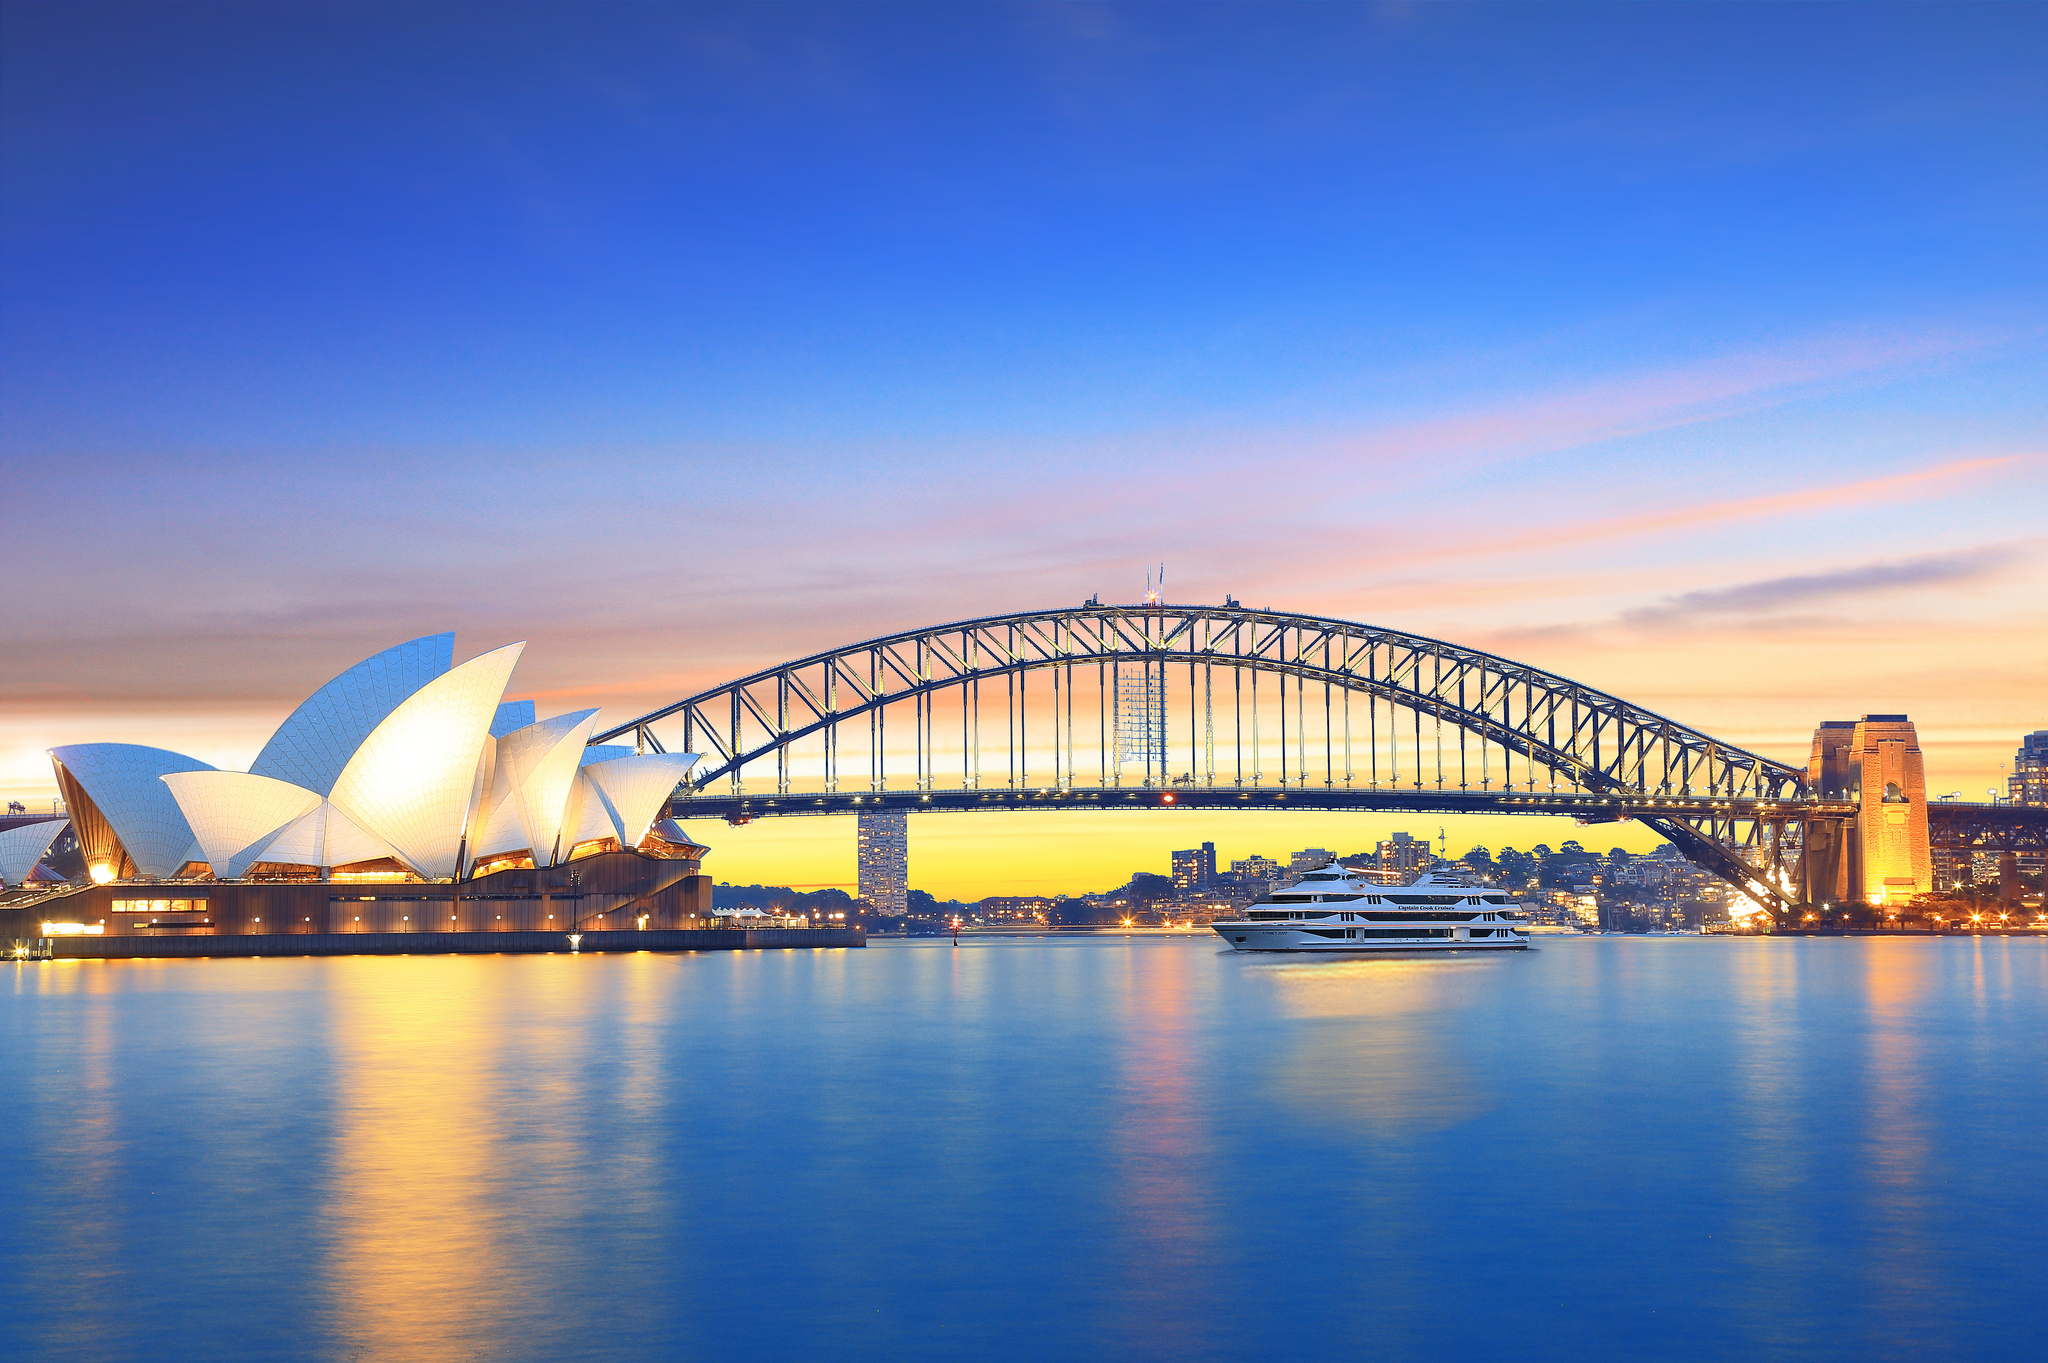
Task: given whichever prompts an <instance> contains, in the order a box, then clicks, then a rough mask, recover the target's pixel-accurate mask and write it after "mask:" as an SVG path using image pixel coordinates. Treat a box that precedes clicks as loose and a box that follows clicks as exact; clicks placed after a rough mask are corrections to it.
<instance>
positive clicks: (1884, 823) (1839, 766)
mask: <svg viewBox="0 0 2048 1363" xmlns="http://www.w3.org/2000/svg"><path fill="white" fill-rule="evenodd" d="M1806 776H1807V789H1808V790H1809V791H1810V792H1812V793H1813V794H1815V795H1818V796H1819V797H1820V798H1822V799H1836V800H1849V801H1852V802H1854V803H1855V804H1856V806H1857V813H1856V816H1855V817H1854V818H1852V819H1850V820H1849V821H1847V822H1846V823H1827V824H1819V823H1816V824H1810V825H1808V827H1807V830H1806V835H1807V839H1808V841H1807V846H1806V858H1805V875H1806V884H1805V885H1804V886H1802V887H1801V888H1802V890H1803V892H1804V898H1805V899H1806V900H1807V902H1809V903H1834V904H1843V903H1849V902H1852V901H1857V900H1860V901H1862V902H1864V903H1866V904H1871V905H1878V906H1882V905H1885V904H1904V903H1909V902H1911V900H1912V898H1913V896H1915V895H1920V894H1927V893H1929V892H1930V891H1932V890H1933V889H1934V861H1933V855H1932V853H1931V851H1930V849H1929V845H1928V828H1927V777H1926V773H1925V770H1924V767H1923V764H1922V761H1921V756H1920V739H1919V736H1918V735H1917V734H1916V733H1915V732H1914V730H1913V722H1912V720H1910V719H1908V718H1907V717H1906V716H1905V715H1865V716H1864V717H1863V718H1862V719H1860V720H1849V719H1831V720H1827V721H1825V722H1823V723H1822V724H1821V726H1820V727H1819V728H1818V729H1816V730H1814V733H1813V751H1812V755H1811V756H1810V757H1809V759H1808V762H1807V771H1806Z"/></svg>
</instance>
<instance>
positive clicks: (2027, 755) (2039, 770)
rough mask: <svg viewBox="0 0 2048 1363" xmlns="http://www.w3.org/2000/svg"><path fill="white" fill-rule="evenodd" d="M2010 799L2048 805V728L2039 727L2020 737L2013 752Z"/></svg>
mask: <svg viewBox="0 0 2048 1363" xmlns="http://www.w3.org/2000/svg"><path fill="white" fill-rule="evenodd" d="M2006 798H2007V799H2009V800H2011V801H2012V802H2013V803H2014V804H2016V805H2048V729H2036V730H2034V732H2032V733H2030V734H2028V735H2027V736H2026V737H2025V738H2022V739H2021V740H2020V750H2019V751H2018V752H2017V753H2015V754H2014V755H2013V760H2012V775H2011V776H2010V777H2008V778H2007V779H2006Z"/></svg>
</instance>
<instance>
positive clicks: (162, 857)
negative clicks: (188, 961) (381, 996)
mask: <svg viewBox="0 0 2048 1363" xmlns="http://www.w3.org/2000/svg"><path fill="white" fill-rule="evenodd" d="M454 645H455V636H454V635H453V634H436V635H432V636H430V637H428V638H424V639H415V640H413V641H412V642H410V643H406V644H400V645H399V646H397V647H396V648H392V649H388V650H386V651H385V652H383V653H379V654H377V655H376V656H375V657H372V658H368V659H365V660H364V661H362V662H360V663H358V664H356V665H355V666H354V667H351V668H349V669H348V670H347V671H346V672H343V673H342V674H341V675H340V676H338V677H336V678H334V680H332V681H330V682H328V683H327V684H326V685H325V686H323V687H321V688H320V689H319V690H318V691H315V692H314V693H313V694H312V695H311V696H310V697H309V698H307V700H306V701H305V703H304V704H302V705H300V706H299V707H298V709H296V710H294V711H293V712H292V714H291V715H290V717H289V718H287V719H286V720H285V721H284V723H283V724H282V725H280V726H279V727H278V730H277V732H276V733H274V734H272V735H271V737H270V740H269V742H267V743H265V744H264V745H263V749H262V751H261V752H259V753H258V754H257V755H256V759H255V761H254V762H252V763H251V764H250V766H249V770H247V771H245V772H244V771H220V770H216V769H215V768H213V767H211V766H209V765H208V764H206V763H204V762H201V761H198V760H197V759H195V758H191V757H186V756H183V755H182V754H179V753H175V752H168V751H165V750H164V749H161V748H149V747H140V746H137V745H134V744H127V743H81V744H74V745H70V746H66V747H60V748H54V749H52V750H51V752H50V758H51V761H52V764H53V765H54V767H55V769H56V777H57V784H58V787H59V790H60V791H61V793H62V795H63V799H64V805H65V808H66V810H67V812H68V818H63V817H59V818H51V819H45V820H41V821H37V822H26V823H24V822H20V821H18V820H9V822H10V823H14V824H15V826H13V827H8V828H0V880H4V881H5V882H6V885H7V886H8V887H9V888H15V887H19V886H21V885H23V884H24V882H28V883H29V884H30V887H31V888H35V883H36V882H38V881H41V882H49V881H52V880H57V879H60V877H61V876H62V869H63V868H62V867H61V866H58V867H57V868H56V869H53V863H57V862H59V860H60V859H59V858H57V857H56V856H55V855H54V851H55V849H58V848H60V847H61V848H64V849H66V850H67V851H69V849H70V848H71V844H72V843H73V842H75V845H76V849H75V853H72V854H71V855H70V857H69V860H70V861H71V862H72V863H73V864H74V866H75V867H76V872H75V874H74V875H73V876H72V877H70V879H72V880H74V881H75V882H76V883H75V884H71V885H70V886H69V887H68V888H66V889H63V890H62V891H61V892H58V893H55V894H48V893H46V894H43V895H40V896H38V898H37V900H36V904H35V912H36V913H37V914H39V915H40V916H42V917H44V918H53V917H54V918H59V919H62V920H64V921H65V923H66V925H67V926H72V927H73V929H74V930H76V931H80V932H102V933H106V934H128V933H146V934H156V933H190V932H199V933H210V934H222V933H266V934H267V933H333V932H421V931H461V932H476V931H513V930H552V931H565V930H566V931H574V930H578V929H584V930H601V929H608V928H610V929H617V928H648V927H657V928H665V927H672V926H680V925H683V924H685V923H688V922H691V921H696V920H699V919H702V918H704V917H707V916H708V915H709V911H710V904H709V883H708V881H706V880H705V878H704V877H703V876H702V874H701V873H700V861H701V858H702V857H703V855H704V853H705V852H706V850H707V849H705V848H703V847H701V846H699V845H697V844H695V843H693V842H691V841H690V840H689V838H688V837H687V836H686V835H685V834H684V833H683V832H682V830H681V829H680V828H679V827H678V826H677V825H676V824H674V823H673V822H670V821H668V820H666V819H665V818H664V817H663V816H664V811H665V806H666V805H667V802H668V799H669V797H670V796H671V794H672V793H673V792H674V791H675V789H676V787H677V785H678V784H679V783H680V782H681V781H682V780H683V779H684V777H685V776H687V774H688V773H689V770H690V768H691V766H692V765H693V764H694V763H695V762H696V760H697V759H696V757H695V755H694V754H689V753H647V754H643V753H638V752H636V751H635V750H634V749H632V748H629V747H610V746H603V745H592V744H591V743H590V735H591V730H592V727H593V724H594V721H595V719H596V716H597V712H596V711H595V710H581V711H577V712H574V713H571V714H565V715H554V716H550V717H548V718H545V719H543V718H540V717H539V716H538V715H537V714H536V711H535V708H534V703H533V702H532V701H530V700H528V701H511V702H508V701H506V700H505V699H504V695H505V690H506V687H507V685H508V683H509V682H510V680H511V676H512V669H513V666H514V665H515V664H516V663H517V662H518V661H519V656H520V653H521V650H522V649H523V648H524V647H525V646H524V645H523V644H511V645H508V646H506V647H504V648H499V649H494V650H492V651H490V652H488V653H484V654H481V655H480V656H478V657H475V658H471V659H469V660H468V661H467V662H464V663H461V664H459V665H458V664H456V663H455V661H454ZM52 888H55V887H52Z"/></svg>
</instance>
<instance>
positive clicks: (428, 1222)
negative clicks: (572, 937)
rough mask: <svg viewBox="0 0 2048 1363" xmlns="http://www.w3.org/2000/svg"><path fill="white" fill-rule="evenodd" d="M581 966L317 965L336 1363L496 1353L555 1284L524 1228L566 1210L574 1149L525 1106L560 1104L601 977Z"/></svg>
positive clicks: (414, 960)
mask: <svg viewBox="0 0 2048 1363" xmlns="http://www.w3.org/2000/svg"><path fill="white" fill-rule="evenodd" d="M582 964H583V963H582V962H581V961H579V960H577V959H575V958H572V957H535V958H529V959H519V960H507V959H504V958H490V957H482V958H476V959H468V958H462V957H452V958H451V957H408V958H401V959H399V960H392V959H389V958H383V959H379V958H371V957H364V958H339V959H336V960H334V961H331V962H325V963H323V965H324V966H326V967H327V968H328V969H329V970H330V971H331V973H330V974H329V976H328V979H327V981H326V984H327V992H328V995H329V997H330V999H331V1000H332V1008H333V1015H332V1031H331V1040H332V1044H333V1047H334V1052H335V1062H336V1071H337V1075H338V1088H339V1093H338V1095H337V1109H336V1115H335V1130H334V1134H333V1137H332V1150H331V1152H330V1168H331V1171H332V1173H331V1180H332V1181H331V1185H330V1191H329V1196H328V1201H327V1207H326V1211H325V1218H324V1220H325V1231H326V1235H327V1239H328V1253H327V1256H326V1261H327V1266H328V1274H329V1281H328V1294H329V1302H328V1306H329V1311H330V1313H331V1319H330V1324H331V1328H332V1329H333V1331H334V1333H335V1335H336V1336H337V1338H338V1339H339V1340H340V1341H341V1343H342V1346H343V1347H342V1350H341V1353H342V1356H343V1357H345V1358H349V1359H352V1360H353V1359H362V1360H365V1361H366V1363H368V1361H370V1360H378V1359H387V1358H388V1359H407V1360H415V1359H416V1360H441V1359H472V1358H487V1357H491V1356H494V1355H495V1354H497V1353H499V1352H501V1351H502V1350H501V1347H500V1346H501V1345H502V1343H503V1341H502V1339H501V1338H500V1333H501V1330H502V1328H503V1327H504V1325H505V1323H506V1322H508V1321H512V1320H516V1319H517V1318H518V1316H519V1314H520V1311H519V1306H520V1305H521V1303H522V1302H523V1301H529V1300H532V1299H534V1298H535V1297H537V1296H538V1295H540V1294H542V1293H543V1292H544V1290H545V1289H546V1288H547V1287H548V1286H550V1284H549V1283H548V1281H547V1278H548V1276H549V1275H548V1272H547V1270H548V1267H549V1266H548V1264H547V1263H546V1262H545V1258H544V1257H541V1256H537V1255H536V1254H535V1253H532V1252H529V1251H533V1250H534V1249H535V1246H534V1245H533V1244H532V1243H531V1241H532V1240H533V1239H535V1238H536V1237H533V1236H532V1235H531V1231H530V1223H531V1222H533V1221H534V1220H536V1219H538V1220H540V1221H542V1222H545V1221H547V1220H550V1219H552V1217H551V1216H550V1213H553V1214H554V1215H558V1216H559V1215H565V1214H566V1213H568V1212H569V1211H570V1210H571V1208H570V1207H568V1206H567V1205H564V1204H565V1203H566V1201H567V1199H568V1192H567V1189H566V1187H565V1184H564V1182H563V1179H562V1175H561V1173H560V1172H556V1171H567V1170H570V1169H572V1168H573V1167H574V1165H575V1161H576V1158H577V1154H578V1150H577V1148H576V1142H574V1141H573V1140H572V1139H570V1133H568V1132H566V1131H565V1130H563V1129H561V1128H560V1127H559V1126H553V1125H549V1124H547V1123H544V1122H543V1123H540V1124H537V1125H534V1126H527V1125H525V1124H524V1123H522V1122H521V1114H522V1113H523V1112H527V1111H545V1110H561V1109H562V1108H563V1107H566V1106H568V1105H569V1103H568V1099H569V1098H570V1096H571V1095H570V1094H569V1088H570V1084H571V1075H572V1072H573V1056H572V1055H571V1054H569V1053H566V1052H567V1047H568V1043H569V1042H570V1041H571V1040H572V1039H573V1035H574V1032H575V1030H576V1029H577V1027H578V1024H579V1022H580V1021H581V1018H582V1014H583V1012H584V1010H583V1008H582V1006H581V1005H582V1003H583V1002H584V997H583V996H584V993H585V991H586V990H587V989H589V988H591V987H593V985H594V983H595V981H596V978H597V977H596V974H595V972H592V971H588V970H581V969H578V968H577V967H578V966H580V965H582ZM508 1185H510V1186H508ZM515 1188H516V1198H515V1197H514V1196H513V1190H514V1189H515ZM515 1203H516V1206H517V1212H516V1214H515V1213H514V1212H513V1210H512V1205H513V1204H515Z"/></svg>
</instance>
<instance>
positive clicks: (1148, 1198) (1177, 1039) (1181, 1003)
mask: <svg viewBox="0 0 2048 1363" xmlns="http://www.w3.org/2000/svg"><path fill="white" fill-rule="evenodd" d="M1123 966H1124V988H1123V991H1122V997H1123V998H1124V999H1125V1000H1126V1003H1125V1014H1124V1018H1123V1020H1122V1025H1123V1029H1124V1036H1125V1038H1126V1043H1125V1052H1124V1056H1125V1060H1124V1066H1123V1090H1124V1092H1123V1101H1122V1102H1121V1103H1120V1104H1119V1106H1118V1109H1117V1117H1118V1121H1117V1125H1116V1127H1115V1129H1114V1130H1113V1131H1112V1132H1111V1133H1110V1142H1111V1146H1110V1148H1111V1157H1112V1159H1113V1160H1114V1161H1115V1163H1116V1165H1117V1169H1118V1177H1117V1179H1116V1182H1115V1186H1116V1189H1117V1210H1118V1212H1119V1214H1120V1218H1119V1219H1120V1222H1121V1229H1122V1231H1123V1233H1124V1235H1125V1237H1127V1240H1128V1248H1127V1250H1126V1252H1125V1253H1124V1254H1123V1255H1121V1256H1120V1260H1121V1262H1123V1263H1125V1264H1128V1265H1131V1266H1132V1267H1134V1268H1135V1269H1137V1270H1138V1271H1137V1272H1136V1273H1134V1274H1133V1275H1132V1276H1131V1277H1130V1278H1129V1279H1128V1280H1127V1281H1126V1282H1125V1284H1124V1285H1123V1288H1122V1290H1121V1291H1120V1293H1119V1294H1118V1295H1119V1297H1120V1299H1121V1300H1122V1301H1123V1302H1124V1303H1125V1308H1126V1309H1128V1308H1136V1309H1135V1310H1134V1311H1131V1312H1130V1314H1131V1315H1133V1316H1135V1317H1136V1318H1138V1319H1143V1320H1145V1321H1147V1322H1148V1323H1149V1329H1148V1332H1147V1334H1146V1337H1145V1338H1144V1340H1143V1341H1136V1340H1134V1341H1132V1342H1133V1344H1137V1345H1140V1346H1141V1347H1142V1348H1143V1350H1144V1352H1146V1353H1148V1354H1163V1355H1166V1356H1178V1355H1184V1354H1188V1353H1192V1352H1196V1351H1197V1350H1198V1347H1199V1346H1200V1345H1201V1343H1202V1331H1201V1328H1200V1321H1199V1319H1197V1318H1195V1317H1192V1316H1190V1315H1189V1313H1187V1312H1185V1311H1180V1310H1176V1309H1174V1308H1175V1307H1176V1306H1177V1305H1178V1304H1179V1303H1182V1302H1184V1301H1185V1300H1186V1299H1187V1295H1188V1292H1189V1290H1190V1287H1191V1285H1192V1279H1193V1278H1194V1275H1196V1274H1197V1273H1199V1272H1200V1271H1201V1269H1202V1267H1203V1265H1204V1264H1205V1263H1206V1262H1207V1261H1208V1258H1209V1255H1210V1254H1211V1252H1212V1248H1213V1241H1214V1239H1215V1236H1216V1228H1215V1226H1214V1224H1213V1220H1212V1214H1211V1210H1212V1209H1211V1208H1210V1206H1209V1201H1208V1199H1209V1191H1208V1189H1209V1182H1210V1179H1211V1177H1212V1176H1213V1174H1214V1153H1215V1140H1214V1137H1213V1134H1212V1133H1211V1131H1210V1130H1209V1128H1208V1126H1207V1124H1206V1122H1205V1120H1204V1116H1205V1114H1206V1113H1207V1112H1208V1111H1209V1102H1208V1099H1207V1097H1206V1096H1205V1095H1203V1094H1201V1093H1200V1092H1199V1091H1198V1088H1199V1083H1200V1075H1199V1074H1198V1072H1197V1066H1198V1065H1199V1064H1200V1063H1201V1048H1200V1046H1199V1045H1198V1044H1197V1039H1198V1038H1197V1034H1198V1030H1199V1029H1198V1026H1197V1023H1196V1020H1195V1018H1194V1016H1193V1007H1192V1004H1191V994H1192V991H1193V988H1194V977H1195V968H1196V957H1195V956H1194V954H1193V953H1191V952H1186V951H1172V950H1168V951H1159V950H1150V949H1146V948H1144V947H1139V948H1136V949H1127V950H1126V951H1125V955H1124V961H1123Z"/></svg>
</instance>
